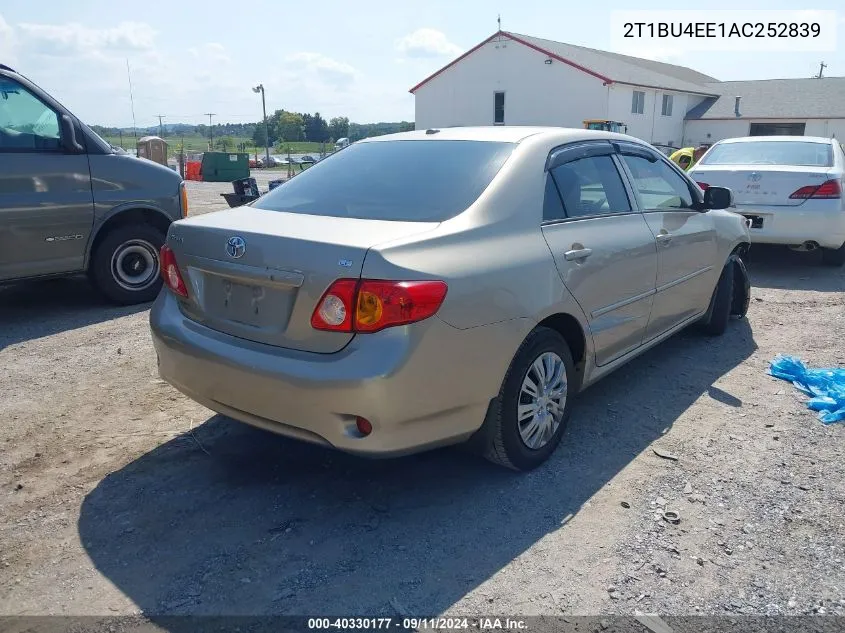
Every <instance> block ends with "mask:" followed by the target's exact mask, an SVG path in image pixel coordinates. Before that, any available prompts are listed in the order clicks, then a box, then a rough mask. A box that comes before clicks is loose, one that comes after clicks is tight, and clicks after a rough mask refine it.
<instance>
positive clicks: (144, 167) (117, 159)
mask: <svg viewBox="0 0 845 633" xmlns="http://www.w3.org/2000/svg"><path fill="white" fill-rule="evenodd" d="M0 182H2V185H0V218H2V220H0V283H4V282H11V281H19V280H22V279H30V278H36V277H46V276H54V275H69V274H76V273H81V272H87V273H88V275H89V277H90V278H91V280H92V281H93V282H94V284H95V285H96V286H97V287H98V288H99V289H100V290H101V291H102V292H103V294H104V295H105V296H106V297H108V298H109V299H111V300H112V301H114V302H116V303H121V304H131V303H140V302H144V301H152V300H153V299H154V298H155V296H156V295H157V294H158V292H159V290H160V289H161V284H162V280H161V277H160V274H159V270H160V267H159V249H160V248H161V246H162V244H163V243H164V238H165V235H166V234H167V230H168V228H169V226H170V223H171V222H172V221H173V220H178V219H180V218H182V217H184V216H185V215H186V214H187V211H188V202H187V196H186V193H185V185H184V183H183V182H182V178H181V177H180V176H179V174H178V173H176V172H175V171H174V170H172V169H169V168H168V167H165V166H163V165H159V164H156V163H154V162H152V161H149V160H145V159H139V158H136V157H135V156H133V155H131V154H128V153H126V152H124V151H119V150H117V149H116V148H114V147H113V146H112V145H110V144H109V143H107V142H105V141H104V140H103V139H101V138H100V137H99V136H97V134H95V133H94V132H93V131H92V130H91V129H90V128H89V127H88V126H86V125H85V124H84V123H82V122H81V121H80V120H79V119H77V118H76V117H75V116H73V114H71V113H70V112H69V111H68V110H67V109H66V108H64V107H63V106H62V105H61V104H60V103H59V102H57V101H56V100H55V99H53V97H51V96H50V95H48V94H47V93H46V92H44V91H43V90H42V89H41V88H39V87H38V86H36V85H35V84H34V83H33V82H31V81H29V80H28V79H26V78H25V77H23V76H22V75H20V74H18V73H16V72H15V71H13V70H12V69H11V68H9V67H8V66H0Z"/></svg>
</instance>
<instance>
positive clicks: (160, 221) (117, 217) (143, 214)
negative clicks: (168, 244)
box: [85, 205, 173, 270]
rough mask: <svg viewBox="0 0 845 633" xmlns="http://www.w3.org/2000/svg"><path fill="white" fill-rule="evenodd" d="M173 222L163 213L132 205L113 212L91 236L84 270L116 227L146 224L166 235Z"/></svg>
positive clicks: (150, 208)
mask: <svg viewBox="0 0 845 633" xmlns="http://www.w3.org/2000/svg"><path fill="white" fill-rule="evenodd" d="M172 223H173V220H172V219H171V218H170V217H169V216H168V215H167V214H165V213H164V212H163V211H160V210H159V209H156V208H154V207H145V206H138V205H133V206H130V207H127V208H124V209H120V210H118V211H115V212H113V213H112V214H111V215H110V216H109V217H108V218H107V219H106V220H105V221H104V222H103V223H102V224H100V226H99V227H97V229H96V232H95V233H94V235H93V238H92V240H91V243H90V246H89V248H88V252H87V253H86V255H85V269H86V270H87V269H88V267H89V266H90V265H91V260H92V257H93V254H94V253H95V252H96V250H97V248H98V247H99V245H100V244H101V243H102V241H103V240H104V239H105V238H106V236H107V235H108V234H109V233H110V232H111V231H114V230H115V229H116V228H118V227H122V226H128V225H131V224H147V225H150V226H154V227H155V228H157V229H158V230H160V231H161V232H162V233H164V234H165V235H167V230H168V229H169V228H170V225H171V224H172Z"/></svg>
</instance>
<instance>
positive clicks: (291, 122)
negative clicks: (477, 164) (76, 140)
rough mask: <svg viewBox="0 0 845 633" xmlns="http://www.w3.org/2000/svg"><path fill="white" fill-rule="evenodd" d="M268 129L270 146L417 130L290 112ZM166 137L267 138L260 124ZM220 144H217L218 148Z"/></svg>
mask: <svg viewBox="0 0 845 633" xmlns="http://www.w3.org/2000/svg"><path fill="white" fill-rule="evenodd" d="M91 128H92V129H93V130H94V131H95V132H96V133H97V134H99V135H100V136H110V137H115V136H119V135H120V134H121V133H123V134H131V132H132V130H131V128H117V127H106V126H101V125H92V126H91ZM267 129H268V131H269V135H270V139H269V140H270V146H271V147H275V146H276V145H279V144H282V143H285V142H289V143H293V142H300V141H312V142H316V143H329V142H336V141H337V140H338V139H341V138H348V139H349V140H350V141H358V140H361V139H363V138H367V137H370V136H381V135H383V134H392V133H394V132H407V131H409V130H413V129H414V123H413V122H409V121H397V122H382V123H351V122H350V121H349V118H348V117H334V118H331V119H329V120H328V121H326V120H325V119H324V118H323V117H322V116H321V115H320V113H319V112H315V113H314V114H310V113H307V112H290V111H287V110H276V111H275V112H274V113H273V114H272V115H269V116H268V117H267ZM161 132H162V133H163V135H164V136H165V137H172V136H180V135H185V134H196V135H199V136H201V137H204V138H209V137H210V136H211V135H212V133H213V135H214V138H215V141H216V140H217V139H222V138H224V137H233V138H251V139H252V142H253V144H254V145H255V146H256V147H265V146H266V144H267V138H266V135H265V127H264V124H263V122H257V123H215V124H214V125H213V126H212V127H209V126H208V125H205V124H199V125H189V124H185V123H176V124H165V125H164V126H163V128H162V130H161ZM137 133H138V136H139V137H140V136H142V135H146V134H155V135H158V134H159V133H160V131H159V126H157V125H153V126H149V127H147V128H138V130H137ZM216 144H217V143H216V142H215V145H216Z"/></svg>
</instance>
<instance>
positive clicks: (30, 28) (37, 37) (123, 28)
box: [17, 22, 156, 56]
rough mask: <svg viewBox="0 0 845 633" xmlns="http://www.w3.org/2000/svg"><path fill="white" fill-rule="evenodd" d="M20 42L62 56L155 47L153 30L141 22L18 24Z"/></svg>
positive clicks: (40, 51) (144, 49) (48, 53)
mask: <svg viewBox="0 0 845 633" xmlns="http://www.w3.org/2000/svg"><path fill="white" fill-rule="evenodd" d="M17 28H18V31H19V34H20V39H21V41H22V42H23V43H24V44H25V45H26V46H27V47H28V48H30V49H32V50H33V51H34V52H37V53H40V54H42V55H52V56H66V55H73V54H80V53H81V54H86V53H93V52H97V51H111V52H115V51H127V52H128V51H135V52H140V51H148V50H152V49H153V48H154V46H155V37H156V32H155V30H154V29H153V27H151V26H150V25H149V24H145V23H143V22H121V23H120V24H118V25H117V26H115V27H111V28H103V29H96V28H89V27H87V26H83V25H82V24H78V23H75V22H71V23H69V24H61V25H58V24H29V23H25V24H18V26H17Z"/></svg>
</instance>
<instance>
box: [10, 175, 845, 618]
mask: <svg viewBox="0 0 845 633" xmlns="http://www.w3.org/2000/svg"><path fill="white" fill-rule="evenodd" d="M259 177H260V178H261V180H259V182H260V183H261V188H262V189H265V188H266V180H269V179H270V178H271V177H276V174H275V173H274V174H272V175H271V174H268V173H267V172H264V173H261V172H259ZM227 190H228V185H227V184H223V185H220V184H210V183H191V193H190V195H191V204H192V210H193V212H194V213H197V212H204V211H211V210H215V209H219V208H223V207H225V203H224V202H223V200H222V198H220V196H219V195H218V194H219V193H220V192H221V191H227ZM749 268H750V270H751V273H752V277H753V284H754V288H753V300H752V303H751V309H750V312H749V315H748V319H747V320H743V321H736V322H733V323H732V324H731V326H730V328H729V331H728V333H727V334H726V335H725V336H724V337H723V338H720V339H715V340H713V339H708V338H704V337H700V336H698V335H696V334H694V333H682V334H680V335H678V336H675V337H674V338H672V339H671V340H669V341H667V342H666V343H664V344H663V345H661V346H660V347H658V348H656V349H654V350H652V351H651V352H649V353H647V354H645V355H644V356H642V357H640V358H639V359H638V360H636V361H634V362H633V363H631V364H629V365H628V366H626V367H625V368H623V369H621V370H620V371H618V372H617V373H615V374H614V375H612V376H611V377H609V378H607V379H606V380H604V381H602V382H601V383H599V384H598V385H596V386H595V387H593V388H591V389H589V390H588V391H587V392H585V393H584V394H583V396H582V397H581V398H580V400H579V402H578V405H577V407H576V409H575V410H574V412H573V418H572V422H571V426H570V429H569V431H568V434H567V435H566V436H565V438H564V441H563V443H562V444H561V447H560V449H559V450H558V451H557V453H556V454H555V455H554V457H553V458H552V459H551V460H550V461H549V462H548V463H547V464H545V465H544V466H543V467H541V468H540V469H538V470H536V471H534V472H532V473H529V474H523V475H518V474H514V473H510V472H506V471H504V470H500V469H497V468H496V467H494V466H492V465H489V464H487V463H486V462H484V461H481V460H479V459H476V458H473V457H470V456H467V455H465V454H463V453H462V452H460V451H457V450H454V449H447V450H441V451H437V452H433V453H427V454H424V455H419V456H414V457H409V458H403V459H399V460H392V461H366V460H362V459H358V458H354V457H349V456H345V455H342V454H338V453H333V452H329V451H326V450H323V449H321V448H317V447H313V446H307V445H302V444H298V443H295V442H292V441H289V440H286V439H283V438H280V437H276V436H273V435H269V434H267V433H264V432H262V431H259V430H255V429H251V428H249V427H246V426H244V425H240V424H238V423H235V422H231V421H228V420H226V419H224V418H221V417H220V416H216V415H214V414H213V413H212V412H210V411H208V410H206V409H204V408H203V407H201V406H199V405H197V404H194V403H193V402H191V401H189V400H188V399H187V398H185V397H183V396H182V395H181V394H179V393H178V392H176V391H175V390H173V389H172V388H171V387H170V386H168V385H167V384H165V383H163V382H162V381H160V380H159V379H158V377H157V374H156V370H155V355H154V353H153V349H152V345H151V342H150V337H149V333H148V325H147V308H148V306H141V307H135V308H114V307H110V306H108V305H105V304H104V303H103V302H102V301H101V300H100V299H99V298H98V296H97V295H96V294H95V293H94V292H93V291H92V290H90V289H89V288H88V286H87V285H86V283H85V281H84V280H82V279H72V280H56V281H45V282H40V283H31V284H21V285H17V286H12V287H8V288H5V289H0V376H2V380H0V447H2V450H1V451H0V516H2V519H1V520H0V614H7V615H9V614H16V615H27V614H76V615H83V614H87V615H116V614H127V615H128V614H137V613H145V614H149V615H165V614H186V613H199V614H269V613H273V614H310V615H314V614H320V613H331V614H336V615H349V614H353V613H357V614H362V615H363V614H367V615H376V614H395V613H397V612H400V613H401V612H404V613H407V614H417V615H419V614H428V615H434V614H440V613H452V614H464V615H480V614H488V613H496V614H501V615H506V614H511V615H512V614H522V615H530V614H548V615H552V614H557V615H560V614H595V613H620V614H632V613H634V612H635V610H640V611H643V612H657V613H661V614H667V615H684V614H696V613H701V614H728V613H730V614H752V613H753V614H812V613H827V614H845V562H843V561H845V548H843V539H844V538H845V537H843V535H845V526H843V522H845V511H843V506H845V482H844V481H843V477H842V470H841V468H842V466H843V463H845V460H843V457H844V455H843V453H844V452H845V451H843V447H845V425H841V424H839V425H831V426H828V427H825V426H823V425H822V424H821V423H820V422H818V421H817V420H816V418H815V415H814V414H813V413H812V412H810V411H808V410H807V409H805V407H804V405H803V404H802V402H801V400H802V399H801V397H799V395H798V393H797V391H796V390H795V389H793V388H792V386H790V385H789V384H786V383H783V382H780V381H776V380H774V379H772V378H770V377H768V376H767V375H766V374H765V370H766V368H767V366H768V362H769V360H770V359H771V358H773V357H774V356H775V355H776V354H778V353H791V354H796V355H799V356H801V357H802V358H804V359H805V360H806V361H808V362H809V363H811V364H812V365H816V366H819V365H821V366H831V365H843V364H845V346H843V344H842V341H843V338H844V337H845V311H843V299H845V271H843V270H838V269H830V268H824V267H822V266H820V265H818V263H817V258H816V257H814V256H812V255H799V254H795V253H790V252H787V251H784V250H780V249H764V248H755V249H754V250H753V253H752V257H751V261H750V265H749ZM435 396H436V394H432V397H435ZM654 448H658V449H659V450H661V451H669V452H671V453H672V454H674V455H675V456H677V458H678V459H677V461H674V460H669V459H664V458H661V457H659V456H658V455H657V454H656V453H655V452H654V450H653V449H654ZM623 502H625V505H628V506H629V507H627V508H626V507H623ZM663 507H665V508H667V509H671V510H676V511H678V512H679V513H680V516H681V521H680V523H679V524H678V525H673V524H670V523H667V522H666V521H664V520H663V518H662V517H661V516H660V509H661V508H663Z"/></svg>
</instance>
